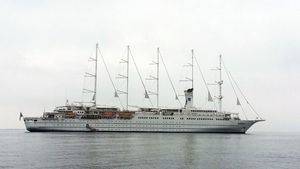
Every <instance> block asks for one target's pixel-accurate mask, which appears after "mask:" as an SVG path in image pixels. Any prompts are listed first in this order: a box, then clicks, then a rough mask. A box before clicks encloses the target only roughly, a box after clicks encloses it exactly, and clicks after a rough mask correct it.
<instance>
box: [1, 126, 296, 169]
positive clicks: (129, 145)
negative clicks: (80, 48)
mask: <svg viewBox="0 0 300 169" xmlns="http://www.w3.org/2000/svg"><path fill="white" fill-rule="evenodd" d="M0 145H1V149H0V168H151V169H153V168H222V169H227V168H228V169H231V168H243V169H252V168H256V169H258V168H261V169H266V168H272V169H275V168H278V169H282V168H288V169H293V168H295V169H296V168H299V166H300V133H260V132H250V133H249V134H199V133H198V134H197V133H173V134H172V133H63V132H62V133H29V132H25V131H24V130H0Z"/></svg>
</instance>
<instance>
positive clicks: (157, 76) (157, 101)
mask: <svg viewBox="0 0 300 169" xmlns="http://www.w3.org/2000/svg"><path fill="white" fill-rule="evenodd" d="M156 106H157V108H158V107H159V48H157V62H156Z"/></svg>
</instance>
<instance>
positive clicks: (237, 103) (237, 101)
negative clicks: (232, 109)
mask: <svg viewBox="0 0 300 169" xmlns="http://www.w3.org/2000/svg"><path fill="white" fill-rule="evenodd" d="M236 105H238V106H240V105H241V102H240V100H239V98H236Z"/></svg>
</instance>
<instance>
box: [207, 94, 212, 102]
mask: <svg viewBox="0 0 300 169" xmlns="http://www.w3.org/2000/svg"><path fill="white" fill-rule="evenodd" d="M208 101H209V102H212V101H213V99H212V97H211V94H210V92H209V91H208Z"/></svg>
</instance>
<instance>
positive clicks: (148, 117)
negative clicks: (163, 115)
mask: <svg viewBox="0 0 300 169" xmlns="http://www.w3.org/2000/svg"><path fill="white" fill-rule="evenodd" d="M148 118H149V119H158V117H138V119H148Z"/></svg>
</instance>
